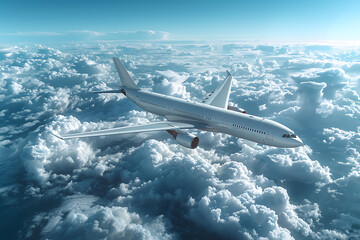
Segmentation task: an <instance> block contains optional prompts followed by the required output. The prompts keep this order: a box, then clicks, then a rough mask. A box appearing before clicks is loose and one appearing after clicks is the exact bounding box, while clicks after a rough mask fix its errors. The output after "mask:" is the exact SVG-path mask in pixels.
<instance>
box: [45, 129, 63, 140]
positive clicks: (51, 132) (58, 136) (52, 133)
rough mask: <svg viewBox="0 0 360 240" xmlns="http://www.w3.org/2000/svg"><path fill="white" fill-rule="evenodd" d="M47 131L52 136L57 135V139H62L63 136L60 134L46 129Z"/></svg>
mask: <svg viewBox="0 0 360 240" xmlns="http://www.w3.org/2000/svg"><path fill="white" fill-rule="evenodd" d="M48 132H49V133H50V134H51V135H53V136H54V137H57V138H59V139H61V140H64V138H63V137H61V136H60V135H58V134H56V133H54V132H53V131H51V130H48Z"/></svg>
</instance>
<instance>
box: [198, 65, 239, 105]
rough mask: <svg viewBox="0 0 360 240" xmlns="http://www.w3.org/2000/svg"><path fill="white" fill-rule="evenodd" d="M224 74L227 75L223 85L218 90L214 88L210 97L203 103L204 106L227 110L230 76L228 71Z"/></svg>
mask: <svg viewBox="0 0 360 240" xmlns="http://www.w3.org/2000/svg"><path fill="white" fill-rule="evenodd" d="M226 72H227V74H228V75H227V76H226V78H225V79H224V81H223V83H222V84H221V85H220V86H219V87H218V88H216V90H215V91H214V92H212V93H211V94H210V96H209V97H208V98H207V99H206V101H205V102H204V103H205V104H209V105H212V106H216V107H220V108H225V109H227V107H228V102H229V95H230V90H231V83H232V76H231V74H230V73H229V72H228V71H226Z"/></svg>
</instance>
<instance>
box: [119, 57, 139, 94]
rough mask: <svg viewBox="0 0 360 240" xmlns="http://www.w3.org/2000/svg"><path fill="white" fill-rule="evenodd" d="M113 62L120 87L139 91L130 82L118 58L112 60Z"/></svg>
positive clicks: (133, 83)
mask: <svg viewBox="0 0 360 240" xmlns="http://www.w3.org/2000/svg"><path fill="white" fill-rule="evenodd" d="M113 60H114V63H115V67H116V70H117V72H118V74H119V77H120V80H121V83H122V85H123V86H124V87H127V88H133V89H139V87H138V86H136V84H135V82H134V81H133V80H132V78H131V77H130V75H129V73H128V72H127V71H126V69H125V68H124V65H122V63H121V62H120V60H119V58H113Z"/></svg>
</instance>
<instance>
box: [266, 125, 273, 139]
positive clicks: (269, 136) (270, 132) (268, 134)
mask: <svg viewBox="0 0 360 240" xmlns="http://www.w3.org/2000/svg"><path fill="white" fill-rule="evenodd" d="M273 135H274V129H272V128H268V129H267V131H266V140H271V141H272V140H273Z"/></svg>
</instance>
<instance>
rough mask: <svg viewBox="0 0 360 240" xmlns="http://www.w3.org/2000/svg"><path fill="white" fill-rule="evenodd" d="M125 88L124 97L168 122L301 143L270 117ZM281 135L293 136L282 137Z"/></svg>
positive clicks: (282, 142) (278, 144) (266, 140)
mask: <svg viewBox="0 0 360 240" xmlns="http://www.w3.org/2000/svg"><path fill="white" fill-rule="evenodd" d="M124 90H125V92H126V96H127V97H128V98H129V99H130V100H132V101H133V102H134V103H135V104H137V105H138V106H139V107H141V108H142V109H144V110H146V111H149V112H151V113H154V114H157V115H161V116H163V117H165V118H166V119H168V120H169V121H173V122H183V123H191V124H194V125H195V126H197V128H199V129H201V130H205V131H213V132H222V133H226V134H230V135H232V136H235V137H239V138H243V139H247V140H250V141H253V142H257V143H260V144H264V145H270V146H275V147H285V148H289V147H298V146H302V145H303V143H302V141H301V139H300V138H299V137H297V136H296V137H295V135H294V132H293V131H292V130H290V129H289V128H287V127H285V126H284V125H282V124H280V123H277V122H275V121H272V120H268V119H265V118H260V117H257V116H253V115H250V114H244V113H241V112H236V111H232V110H227V109H222V108H219V107H215V106H211V105H208V104H203V103H197V102H193V101H187V100H183V99H180V98H175V97H171V96H167V95H163V94H158V93H152V92H148V91H145V90H142V89H140V90H137V89H130V88H124ZM284 134H285V135H286V134H288V135H293V137H291V138H290V137H283V136H284Z"/></svg>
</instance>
